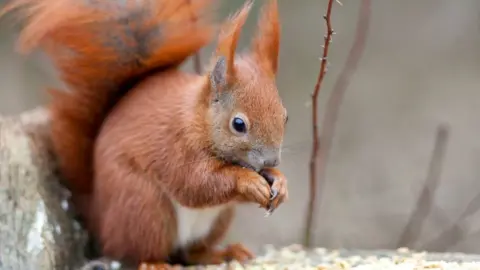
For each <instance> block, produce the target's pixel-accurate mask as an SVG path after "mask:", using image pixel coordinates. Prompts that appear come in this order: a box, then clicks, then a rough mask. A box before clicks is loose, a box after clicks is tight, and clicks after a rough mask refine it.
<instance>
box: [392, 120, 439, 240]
mask: <svg viewBox="0 0 480 270" xmlns="http://www.w3.org/2000/svg"><path fill="white" fill-rule="evenodd" d="M447 142H448V128H447V126H445V125H440V126H438V128H437V134H436V137H435V146H434V148H433V152H432V158H431V160H430V165H429V169H428V174H427V179H426V181H425V183H424V185H423V189H422V192H421V194H420V197H419V198H418V200H417V203H416V205H415V209H414V211H413V212H412V215H411V216H410V218H409V221H408V223H407V225H406V226H405V229H404V231H403V233H402V235H401V236H400V239H399V241H398V243H397V247H407V246H408V247H411V245H413V244H414V242H415V241H416V240H417V239H418V236H419V235H420V232H421V229H422V226H423V222H424V221H425V218H426V217H427V216H428V214H429V213H430V211H431V209H432V207H433V206H434V201H433V199H434V195H435V192H436V191H437V188H438V186H439V183H440V182H439V180H440V174H441V171H442V164H443V159H444V156H445V150H446V145H447Z"/></svg>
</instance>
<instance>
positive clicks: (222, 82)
mask: <svg viewBox="0 0 480 270" xmlns="http://www.w3.org/2000/svg"><path fill="white" fill-rule="evenodd" d="M251 6H252V2H251V1H247V3H246V4H245V5H244V6H243V8H242V9H241V10H240V11H239V12H237V13H236V14H235V15H234V16H233V17H232V18H230V19H229V20H228V25H226V27H225V28H224V29H223V31H222V33H221V34H220V38H219V43H218V47H217V51H216V55H215V58H214V60H215V62H214V64H213V67H212V69H211V70H210V73H209V74H208V76H209V77H208V78H209V82H208V90H209V91H208V93H209V97H208V102H209V108H210V113H209V118H210V119H209V122H210V123H211V125H210V128H211V130H210V132H211V134H212V136H211V138H212V147H213V149H214V151H215V152H216V154H217V155H218V156H219V157H220V158H223V159H225V160H227V161H229V162H233V163H237V164H239V165H242V166H244V167H249V168H251V169H254V170H256V171H258V170H260V169H262V168H263V167H275V166H277V165H278V164H279V163H280V156H281V147H282V142H283V136H284V131H285V124H286V121H287V111H286V109H285V107H284V106H283V104H282V100H281V98H280V96H279V93H278V90H277V86H276V83H275V75H276V73H277V64H278V51H279V39H280V25H279V20H278V10H277V2H276V0H270V3H269V4H267V5H266V6H265V7H264V8H263V10H262V13H261V18H260V22H259V24H258V33H257V36H256V37H255V39H254V40H253V44H252V48H251V50H250V51H249V52H248V53H245V54H242V55H238V56H236V55H235V50H236V46H237V42H238V38H239V35H240V30H241V28H242V26H243V24H244V23H245V20H246V18H247V15H248V12H249V10H250V8H251Z"/></svg>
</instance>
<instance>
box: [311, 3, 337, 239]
mask: <svg viewBox="0 0 480 270" xmlns="http://www.w3.org/2000/svg"><path fill="white" fill-rule="evenodd" d="M333 2H334V1H333V0H329V1H328V5H327V13H326V14H325V15H324V16H323V18H324V20H325V24H326V26H327V33H326V35H325V36H324V45H323V55H322V58H321V64H320V72H319V74H318V78H317V83H316V84H315V88H314V90H313V94H312V126H313V146H312V156H311V158H310V201H309V204H308V212H307V221H306V230H305V240H304V241H305V246H307V247H309V246H310V240H311V239H310V238H311V237H310V236H311V231H312V221H313V213H314V209H315V201H316V189H317V183H316V182H317V179H316V178H317V172H316V170H317V160H318V150H319V147H320V142H319V134H318V120H317V114H318V93H320V87H321V85H322V82H323V78H324V77H325V73H326V71H327V56H328V49H329V48H330V42H331V39H332V35H333V29H332V23H331V21H330V16H331V14H332V7H333Z"/></svg>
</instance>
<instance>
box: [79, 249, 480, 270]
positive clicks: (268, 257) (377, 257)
mask: <svg viewBox="0 0 480 270" xmlns="http://www.w3.org/2000/svg"><path fill="white" fill-rule="evenodd" d="M91 266H93V265H91ZM91 266H90V267H88V268H84V269H95V268H92V267H91ZM96 269H101V268H96ZM103 269H112V270H113V269H122V270H123V269H127V268H125V267H121V266H120V265H119V264H112V265H111V266H110V268H107V267H103ZM184 269H188V270H201V269H203V270H213V269H220V270H237V269H238V270H277V269H278V270H297V269H298V270H303V269H305V270H310V269H312V270H313V269H315V270H347V269H351V270H421V269H442V270H466V269H469V270H473V269H478V270H480V255H470V254H463V253H429V252H415V251H411V250H408V249H406V248H402V249H398V250H327V249H325V248H316V249H312V250H306V249H304V248H303V247H302V246H301V245H291V246H287V247H283V248H275V247H273V246H266V247H265V251H264V253H263V255H260V256H258V257H257V258H256V259H254V260H253V261H251V262H248V263H246V264H244V265H242V264H240V263H238V262H231V263H230V264H223V265H210V266H204V267H199V266H192V267H186V268H184ZM132 270H136V269H132ZM155 270H157V269H155Z"/></svg>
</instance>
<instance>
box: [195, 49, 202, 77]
mask: <svg viewBox="0 0 480 270" xmlns="http://www.w3.org/2000/svg"><path fill="white" fill-rule="evenodd" d="M193 67H194V69H195V72H196V73H198V74H202V59H201V58H200V52H197V53H196V54H195V55H194V56H193Z"/></svg>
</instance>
